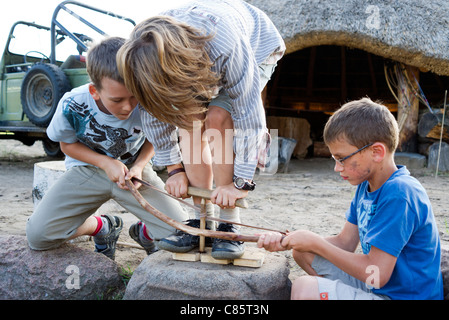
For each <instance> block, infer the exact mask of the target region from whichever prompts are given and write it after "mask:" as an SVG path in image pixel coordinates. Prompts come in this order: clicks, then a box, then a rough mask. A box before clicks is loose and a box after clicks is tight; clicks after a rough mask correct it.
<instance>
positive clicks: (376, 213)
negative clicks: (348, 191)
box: [346, 166, 443, 300]
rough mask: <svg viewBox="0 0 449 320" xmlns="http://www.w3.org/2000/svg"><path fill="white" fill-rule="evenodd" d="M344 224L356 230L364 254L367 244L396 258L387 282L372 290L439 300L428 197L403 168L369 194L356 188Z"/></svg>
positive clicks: (437, 244) (365, 188) (365, 186)
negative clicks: (354, 226)
mask: <svg viewBox="0 0 449 320" xmlns="http://www.w3.org/2000/svg"><path fill="white" fill-rule="evenodd" d="M346 217H347V220H348V222H350V223H352V224H355V225H357V226H358V229H359V236H360V243H361V247H362V250H363V253H364V254H368V253H369V252H370V249H371V246H375V247H376V248H378V249H380V250H382V251H384V252H387V253H389V254H391V255H393V256H395V257H396V258H397V262H396V266H395V267H394V270H393V273H392V275H391V278H390V280H389V281H388V283H387V284H386V285H385V286H383V287H382V288H380V289H373V292H374V293H376V294H382V295H386V296H388V297H390V298H391V299H406V300H411V299H418V300H428V299H443V279H442V274H441V266H440V264H441V262H440V260H441V249H440V238H439V234H438V229H437V226H436V223H435V218H434V215H433V211H432V206H431V204H430V200H429V197H428V196H427V193H426V191H425V189H424V188H423V187H422V185H421V184H420V183H419V182H418V180H416V179H415V178H413V177H412V176H410V172H409V171H408V170H407V169H406V167H404V166H398V170H397V171H395V173H393V175H392V176H391V177H390V178H389V179H388V180H387V181H386V182H385V183H384V184H383V185H382V187H381V188H379V189H378V190H376V191H374V192H369V184H368V182H367V181H365V182H363V183H361V184H360V185H359V186H358V187H357V191H356V194H355V197H354V199H353V200H352V203H351V207H350V208H349V210H348V211H347V213H346Z"/></svg>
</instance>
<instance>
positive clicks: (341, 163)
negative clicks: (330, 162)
mask: <svg viewBox="0 0 449 320" xmlns="http://www.w3.org/2000/svg"><path fill="white" fill-rule="evenodd" d="M373 144H374V143H370V144H367V145H366V146H364V147H361V148H360V149H359V150H357V151H355V152H353V153H351V154H350V155H349V156H346V157H344V158H341V159H336V158H335V157H334V156H333V155H332V159H334V160H335V161H336V162H337V163H338V164H339V165H341V166H342V167H344V166H345V165H344V163H343V161H345V160H348V159H349V158H351V157H352V156H353V155H356V154H357V153H359V152H360V151H362V150H365V149H366V148H368V147H371V146H372V145H373Z"/></svg>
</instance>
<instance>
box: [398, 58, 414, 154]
mask: <svg viewBox="0 0 449 320" xmlns="http://www.w3.org/2000/svg"><path fill="white" fill-rule="evenodd" d="M406 77H408V79H413V80H414V79H415V78H416V79H417V80H419V69H418V68H415V67H411V66H405V68H404V74H403V77H400V78H399V81H398V99H399V101H400V106H399V108H398V122H399V129H400V131H399V146H398V150H399V151H402V152H417V150H418V139H417V132H418V116H419V100H418V98H417V97H416V96H415V94H414V91H417V90H418V88H417V87H415V85H413V86H414V87H411V86H410V82H409V81H407V78H406ZM413 80H412V81H413Z"/></svg>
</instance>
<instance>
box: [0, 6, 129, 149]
mask: <svg viewBox="0 0 449 320" xmlns="http://www.w3.org/2000/svg"><path fill="white" fill-rule="evenodd" d="M68 6H70V7H73V6H75V7H76V8H78V9H80V10H81V11H83V12H87V13H86V15H87V16H90V14H92V13H95V14H99V15H101V16H107V19H112V20H113V22H112V21H111V22H106V24H108V25H109V26H111V25H114V24H116V23H118V22H116V21H115V20H117V19H118V20H119V21H120V23H122V22H126V25H129V26H130V28H129V31H131V28H132V27H133V26H134V25H135V23H134V21H133V20H131V19H128V18H125V17H122V16H120V15H116V14H113V13H111V12H108V11H103V10H100V9H97V8H93V7H91V6H87V5H85V4H82V3H79V2H75V1H64V2H62V3H61V4H59V5H58V6H57V8H56V9H55V11H54V14H53V17H52V21H51V27H45V26H41V25H38V24H35V23H31V22H24V21H19V22H16V23H15V24H14V25H13V26H12V28H11V31H10V33H9V37H8V39H7V41H6V46H5V50H4V52H3V55H2V58H1V63H0V72H1V73H0V88H1V92H0V139H16V140H19V141H21V142H23V143H24V144H25V145H30V146H31V145H33V144H34V142H35V141H36V140H42V142H43V147H44V150H45V152H46V153H47V155H49V156H52V157H59V156H61V151H60V148H59V144H58V143H55V142H53V141H51V140H50V139H48V137H47V135H46V127H47V126H48V124H49V123H50V121H51V119H52V117H53V114H54V112H55V110H56V107H57V105H58V102H59V100H60V99H61V97H62V96H63V95H64V94H65V93H66V92H67V91H70V90H71V89H72V88H75V87H78V86H80V85H83V84H85V83H87V82H88V81H89V77H88V75H87V72H86V63H85V56H84V55H83V54H84V53H85V52H86V51H87V50H88V46H89V44H90V43H92V42H93V41H94V37H95V36H101V37H104V36H107V35H108V34H107V33H106V32H104V31H103V30H102V29H100V28H98V27H96V26H94V25H93V24H92V23H90V22H89V21H87V20H86V19H85V18H82V17H81V16H80V15H79V14H77V13H75V12H74V11H72V10H71V9H70V8H69V7H68ZM61 10H63V14H65V15H66V16H68V17H72V18H71V19H73V20H76V22H77V23H78V24H80V25H81V26H82V28H80V29H82V30H81V33H75V32H72V31H69V30H68V28H66V27H64V26H63V25H62V24H61V23H60V22H59V21H58V19H57V18H58V15H59V12H60V11H61ZM95 21H96V23H98V22H99V21H100V20H98V19H96V18H95ZM106 21H107V20H106ZM71 25H72V24H71ZM86 30H87V31H86ZM89 32H93V33H94V34H95V36H93V35H92V36H91V35H90V34H89ZM56 48H58V50H56ZM57 51H58V52H57ZM57 53H58V54H57Z"/></svg>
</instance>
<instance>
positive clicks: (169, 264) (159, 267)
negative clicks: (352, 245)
mask: <svg viewBox="0 0 449 320" xmlns="http://www.w3.org/2000/svg"><path fill="white" fill-rule="evenodd" d="M289 273H290V270H289V267H288V262H287V258H286V257H285V256H283V255H281V254H278V253H267V255H266V256H265V259H264V263H263V265H262V266H261V267H259V268H249V267H238V266H234V265H219V264H211V263H202V262H186V261H176V260H173V259H172V254H171V253H169V252H166V251H158V252H156V253H154V254H152V255H150V256H148V257H146V258H145V259H144V260H143V261H142V263H141V264H140V265H139V266H138V267H137V268H136V270H135V271H134V273H133V275H132V277H131V280H130V281H129V283H128V285H127V289H126V292H125V296H124V299H125V300H172V299H176V300H209V299H212V300H235V299H237V300H288V299H290V289H291V282H290V280H289V278H288V276H289Z"/></svg>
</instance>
